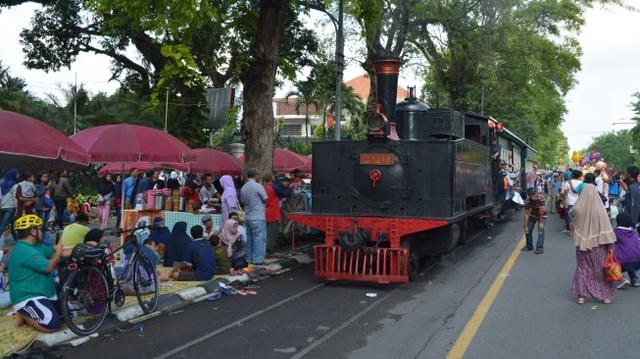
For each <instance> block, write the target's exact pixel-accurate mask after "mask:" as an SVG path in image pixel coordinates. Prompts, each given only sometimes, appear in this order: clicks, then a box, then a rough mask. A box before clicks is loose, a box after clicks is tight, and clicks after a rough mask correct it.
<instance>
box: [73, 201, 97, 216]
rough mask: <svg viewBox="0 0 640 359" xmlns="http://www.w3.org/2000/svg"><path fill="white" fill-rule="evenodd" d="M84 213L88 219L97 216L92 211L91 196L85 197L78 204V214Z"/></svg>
mask: <svg viewBox="0 0 640 359" xmlns="http://www.w3.org/2000/svg"><path fill="white" fill-rule="evenodd" d="M80 213H82V214H84V215H86V216H87V217H88V218H89V219H90V220H91V219H96V218H98V215H97V214H96V213H94V212H93V199H91V197H87V199H86V200H85V201H84V203H82V206H80V212H79V213H78V214H80Z"/></svg>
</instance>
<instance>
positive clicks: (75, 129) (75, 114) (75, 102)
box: [73, 72, 78, 135]
mask: <svg viewBox="0 0 640 359" xmlns="http://www.w3.org/2000/svg"><path fill="white" fill-rule="evenodd" d="M75 78H76V79H75V82H74V85H73V134H74V135H75V134H76V133H77V132H78V100H77V97H78V73H77V72H76V76H75Z"/></svg>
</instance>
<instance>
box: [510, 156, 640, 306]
mask: <svg viewBox="0 0 640 359" xmlns="http://www.w3.org/2000/svg"><path fill="white" fill-rule="evenodd" d="M639 175H640V169H638V168H637V167H635V166H631V167H629V168H627V169H626V171H625V172H624V173H619V172H617V171H615V170H613V169H607V168H606V167H605V166H603V165H601V164H598V165H595V164H594V166H591V167H588V168H586V169H584V170H581V169H571V168H568V167H567V168H565V169H563V170H558V171H547V172H540V171H538V170H537V169H534V171H533V173H532V176H531V180H530V181H527V182H528V183H527V199H526V201H525V202H524V211H523V212H524V232H525V236H526V244H525V246H524V247H523V248H522V250H523V251H531V250H534V243H533V232H534V230H535V229H536V226H537V241H536V243H535V253H536V254H542V253H544V235H545V230H544V227H545V221H546V220H547V218H548V216H549V214H555V213H557V214H558V215H559V216H560V217H561V218H562V219H563V220H564V229H563V233H565V234H567V235H568V236H570V237H572V238H573V241H574V244H575V248H576V272H575V275H574V279H573V283H572V287H571V291H572V293H573V294H574V295H576V296H577V298H578V299H577V301H578V303H579V304H583V303H585V301H586V300H587V299H588V298H592V299H595V300H599V301H601V302H603V303H611V302H612V301H613V299H614V298H615V288H617V289H626V288H629V287H630V286H634V287H640V282H638V280H637V275H636V271H637V270H638V269H640V240H639V238H638V224H639V222H640V178H639ZM608 257H609V258H612V257H615V258H616V260H617V261H618V262H619V263H620V264H621V268H622V271H623V272H625V273H626V276H625V277H624V278H623V279H622V280H621V281H617V282H613V281H611V280H610V279H608V278H607V277H606V276H605V275H604V270H603V269H604V268H605V264H606V263H605V260H607V258H608ZM614 286H615V288H614Z"/></svg>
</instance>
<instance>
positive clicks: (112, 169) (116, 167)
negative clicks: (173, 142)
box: [98, 162, 189, 176]
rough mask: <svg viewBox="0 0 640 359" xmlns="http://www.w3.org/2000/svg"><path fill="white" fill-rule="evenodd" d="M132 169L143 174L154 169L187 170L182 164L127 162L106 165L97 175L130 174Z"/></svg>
mask: <svg viewBox="0 0 640 359" xmlns="http://www.w3.org/2000/svg"><path fill="white" fill-rule="evenodd" d="M134 168H136V169H139V170H142V171H145V172H146V171H148V170H156V169H162V168H173V169H176V170H179V171H188V170H189V167H188V166H187V165H186V164H184V163H158V162H128V163H124V164H122V163H116V162H113V163H108V164H106V165H104V166H102V167H101V168H100V169H99V170H98V174H99V175H100V176H104V175H106V174H107V173H117V174H122V173H128V172H131V170H132V169H134Z"/></svg>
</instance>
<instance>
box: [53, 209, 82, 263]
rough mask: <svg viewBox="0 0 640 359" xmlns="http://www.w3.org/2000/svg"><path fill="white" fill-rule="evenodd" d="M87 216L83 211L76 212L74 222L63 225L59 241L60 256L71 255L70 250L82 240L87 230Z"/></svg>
mask: <svg viewBox="0 0 640 359" xmlns="http://www.w3.org/2000/svg"><path fill="white" fill-rule="evenodd" d="M88 224H89V217H87V215H86V214H84V213H78V215H77V216H76V221H75V223H71V224H70V225H68V226H66V227H64V230H63V231H62V237H61V239H60V243H62V248H63V251H62V256H63V257H69V256H71V251H72V250H73V248H74V247H75V246H77V245H78V244H80V243H82V242H84V237H85V236H86V235H87V232H89V227H87V225H88Z"/></svg>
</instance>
